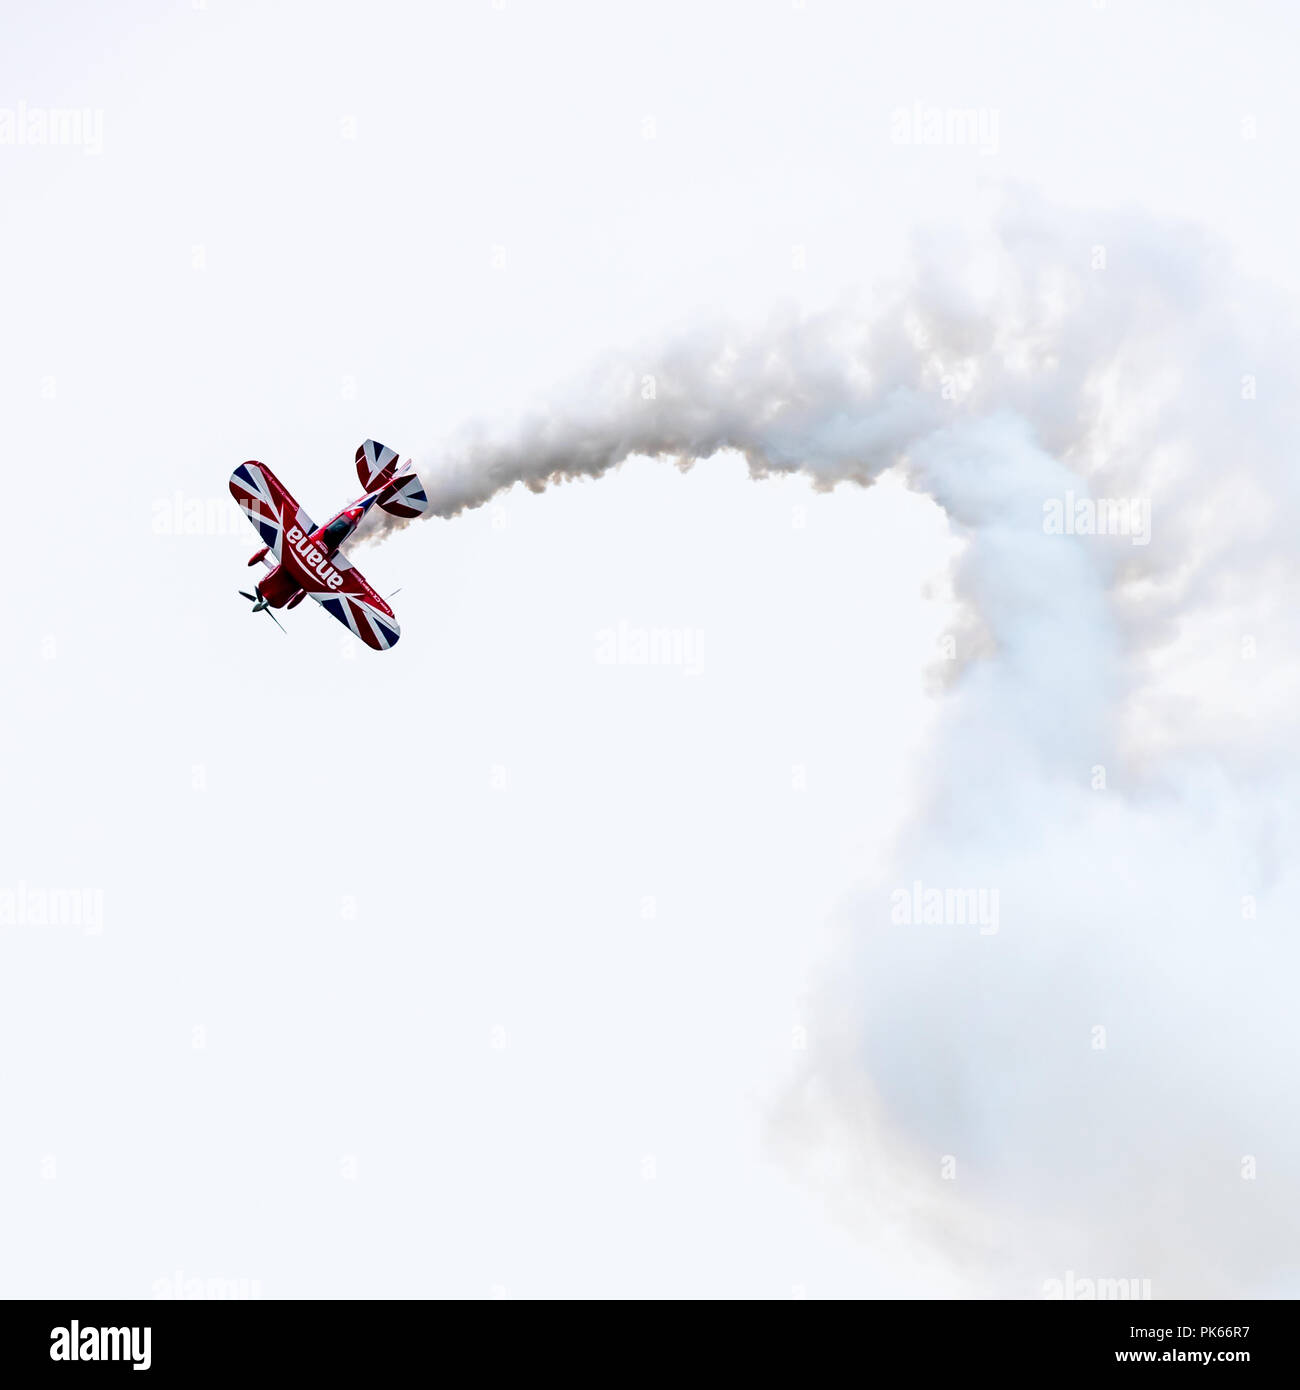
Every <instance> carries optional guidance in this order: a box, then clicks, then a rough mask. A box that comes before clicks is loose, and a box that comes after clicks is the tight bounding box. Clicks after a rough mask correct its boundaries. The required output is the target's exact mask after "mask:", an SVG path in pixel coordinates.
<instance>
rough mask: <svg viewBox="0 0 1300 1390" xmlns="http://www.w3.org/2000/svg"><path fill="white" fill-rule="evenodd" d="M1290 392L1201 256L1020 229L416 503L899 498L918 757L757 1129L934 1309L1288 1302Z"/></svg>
mask: <svg viewBox="0 0 1300 1390" xmlns="http://www.w3.org/2000/svg"><path fill="white" fill-rule="evenodd" d="M1296 360H1297V358H1296V355H1295V342H1294V332H1293V328H1292V326H1291V317H1290V311H1289V309H1288V308H1287V307H1286V306H1279V305H1278V304H1276V303H1275V302H1274V301H1273V300H1272V299H1270V297H1269V296H1268V295H1267V294H1266V293H1264V292H1263V291H1260V290H1258V289H1254V288H1252V287H1250V286H1248V285H1246V284H1244V283H1242V282H1240V281H1239V280H1237V279H1235V278H1234V276H1233V274H1232V272H1231V270H1230V268H1229V267H1228V266H1227V265H1226V263H1225V261H1224V258H1223V257H1222V255H1221V254H1220V253H1219V252H1218V251H1216V249H1215V248H1214V247H1213V246H1211V245H1210V244H1208V243H1207V242H1206V241H1205V240H1204V239H1203V238H1202V237H1201V236H1199V235H1198V234H1197V233H1195V232H1194V231H1191V230H1188V229H1182V228H1170V227H1164V226H1157V225H1153V224H1150V223H1147V222H1145V221H1143V220H1142V219H1139V218H1136V217H1127V216H1126V217H1113V218H1109V219H1105V218H1095V217H1094V218H1089V219H1086V225H1085V221H1084V219H1081V218H1078V217H1074V218H1067V217H1064V216H1060V215H1049V214H1047V213H1044V212H1043V211H1042V210H1041V209H1038V208H1036V207H1032V206H1027V205H1026V204H1025V203H1023V202H1021V203H1018V204H1016V205H1014V206H1012V207H1011V208H1010V209H1009V210H1008V211H1006V212H1004V213H1003V215H1002V216H1001V217H1000V219H999V221H998V224H997V226H996V228H995V229H994V234H993V235H992V236H991V237H990V238H988V239H987V240H986V241H983V242H980V241H976V242H975V243H973V244H972V245H970V246H968V247H964V248H962V249H960V250H953V249H950V248H948V247H946V246H944V245H942V244H941V243H930V244H926V243H922V245H921V246H920V248H919V250H918V254H917V259H916V264H915V266H914V268H913V270H912V273H911V274H910V276H909V277H908V278H907V280H906V283H905V284H904V285H902V286H901V287H900V288H898V289H896V290H894V291H892V292H890V293H889V294H886V295H883V296H881V297H880V298H878V299H877V300H876V301H874V302H872V303H858V304H854V305H853V306H850V307H847V308H843V309H839V310H836V311H834V312H831V313H826V314H822V315H814V316H799V315H794V314H791V315H787V316H785V317H784V318H782V319H778V320H776V321H774V322H772V323H771V324H769V325H768V326H767V327H766V328H765V329H764V330H763V331H760V332H754V333H749V334H741V333H735V332H729V331H725V330H718V331H716V332H712V333H697V334H693V335H691V336H690V337H688V338H686V339H684V340H683V341H682V342H680V343H678V344H677V345H676V346H675V347H673V348H671V349H669V350H666V351H663V352H659V353H655V354H647V356H646V357H645V359H644V360H643V361H637V362H630V363H623V364H620V365H619V366H617V367H611V368H608V369H603V370H602V371H601V372H599V373H597V374H596V375H595V376H593V378H591V379H590V380H588V381H587V382H584V383H582V385H581V386H580V387H579V388H578V389H577V390H576V391H575V392H574V393H573V396H572V403H571V404H570V405H568V406H567V407H566V408H564V409H562V410H551V411H545V412H539V413H537V414H535V415H533V416H532V417H528V418H524V419H521V420H520V421H518V422H517V424H516V425H515V427H514V428H513V429H511V430H509V431H507V432H499V433H493V432H490V431H479V432H472V433H468V434H466V435H464V436H463V437H461V438H460V439H459V440H458V441H455V442H453V443H451V444H449V445H448V446H447V448H446V449H445V450H444V451H443V452H442V453H441V454H440V456H439V457H440V461H439V463H438V464H437V465H436V466H435V467H433V468H432V469H423V468H422V470H421V471H422V473H423V474H424V476H425V480H426V484H427V485H428V487H429V491H430V494H431V496H432V497H433V499H434V511H435V513H436V514H437V515H440V516H443V517H449V516H453V515H455V514H456V513H457V512H459V511H461V510H462V509H464V508H467V507H474V506H478V505H480V504H482V503H484V502H486V501H487V500H488V499H489V498H491V497H492V496H493V495H494V494H495V493H497V492H499V491H501V490H502V489H504V488H509V487H511V486H513V485H515V484H519V483H522V484H524V485H525V486H527V487H530V488H533V489H535V490H540V489H543V488H545V487H547V486H549V485H551V484H553V483H555V482H559V481H562V480H564V479H567V478H574V477H599V476H600V475H602V474H603V473H605V472H606V471H608V470H609V469H611V468H614V467H616V466H617V465H618V464H619V463H620V462H622V461H623V460H624V459H626V458H628V457H630V456H633V455H650V456H664V457H669V458H672V459H675V460H677V461H679V462H680V463H682V464H683V465H688V464H689V463H690V462H692V461H694V460H697V459H704V458H707V457H708V456H710V455H712V454H714V453H717V452H718V451H719V450H723V449H730V450H739V451H740V452H742V453H743V454H744V455H745V457H746V458H747V459H748V461H749V466H750V468H751V470H752V472H753V473H755V474H756V475H761V474H763V473H766V472H772V471H775V472H800V473H803V474H806V475H807V476H808V477H809V478H810V479H811V481H812V483H813V484H814V485H815V486H817V487H820V488H830V487H834V486H835V485H837V484H839V483H841V482H855V483H859V484H864V485H865V484H870V483H871V482H872V481H873V480H874V479H876V478H877V477H879V476H880V474H881V473H882V472H883V471H884V470H885V469H888V468H898V469H900V470H901V471H902V472H903V474H904V476H905V477H906V478H907V479H908V480H909V482H910V484H911V485H912V486H914V487H916V488H918V489H920V490H922V491H924V492H925V493H927V494H929V495H931V496H933V497H934V498H935V499H936V500H937V501H938V503H939V504H940V505H941V506H942V507H943V508H944V510H945V511H946V513H947V515H948V517H949V518H950V522H951V524H952V526H953V527H954V528H955V529H956V530H957V532H958V533H959V534H960V535H961V536H962V537H963V538H964V540H965V542H966V544H965V546H964V549H963V552H962V556H961V558H960V560H959V561H958V565H957V571H956V573H955V576H954V580H955V591H956V595H957V597H958V600H959V601H960V602H961V603H962V604H963V605H964V606H965V608H966V610H967V614H968V622H967V624H966V625H965V626H964V627H962V629H961V630H960V631H959V632H958V633H957V634H955V648H954V650H953V651H952V652H950V653H949V655H951V656H954V657H955V658H956V660H955V661H954V666H953V669H954V670H955V671H957V672H958V674H957V675H956V676H955V678H954V680H953V681H952V682H951V683H950V686H949V689H948V690H947V692H946V694H945V696H944V701H945V704H944V715H943V722H942V724H941V734H940V739H939V743H938V745H937V747H936V748H935V749H934V750H933V753H932V757H931V759H930V761H929V764H928V766H927V768H926V769H925V770H924V772H923V777H922V781H921V783H920V785H919V786H918V791H917V797H916V804H915V806H914V807H913V808H912V810H911V813H910V815H909V816H908V818H907V820H906V822H905V824H904V825H903V826H902V827H901V828H900V831H899V834H898V839H897V843H896V845H895V846H894V851H893V856H892V868H891V870H890V872H889V874H888V875H886V876H885V877H883V878H882V879H881V880H880V881H878V882H874V883H869V884H864V885H862V886H861V887H860V889H859V890H858V891H856V892H855V893H854V895H853V896H852V898H851V899H850V901H848V902H847V903H846V905H845V907H844V910H843V912H844V918H845V923H846V926H847V928H848V930H849V933H850V935H851V939H852V940H853V942H854V958H853V960H852V962H851V964H846V966H845V968H844V969H843V970H842V971H841V972H840V981H839V983H837V984H836V985H834V986H828V988H827V990H826V992H825V996H824V998H823V1001H822V1007H821V1011H820V1013H819V1015H818V1016H817V1017H816V1018H814V1019H812V1020H810V1024H809V1027H810V1035H811V1046H810V1050H809V1053H808V1064H807V1067H806V1070H805V1073H804V1075H803V1077H802V1079H801V1081H800V1082H799V1083H798V1084H797V1085H796V1086H794V1087H793V1088H792V1089H791V1091H790V1093H789V1094H788V1095H786V1096H785V1097H784V1098H783V1100H782V1103H781V1105H780V1107H779V1109H778V1113H777V1115H776V1116H775V1117H774V1122H773V1134H774V1138H775V1141H776V1143H777V1146H778V1148H779V1149H780V1151H781V1152H782V1154H783V1155H784V1156H785V1159H786V1161H787V1162H789V1163H790V1165H791V1166H792V1167H794V1168H795V1169H797V1170H798V1171H800V1172H801V1173H803V1175H804V1176H805V1178H806V1180H807V1181H809V1182H811V1183H815V1184H817V1185H818V1186H819V1187H821V1188H823V1189H824V1191H825V1194H826V1197H827V1200H828V1202H830V1203H832V1204H833V1205H835V1206H836V1207H837V1208H839V1209H840V1210H842V1211H843V1212H844V1213H845V1214H846V1215H847V1216H848V1217H849V1218H850V1219H852V1220H854V1221H856V1222H858V1223H860V1224H861V1225H862V1227H863V1229H864V1230H865V1231H867V1232H869V1233H870V1235H871V1238H872V1239H875V1240H878V1241H884V1240H886V1239H888V1238H889V1232H891V1231H893V1232H897V1233H899V1235H900V1238H901V1239H903V1240H904V1241H905V1242H907V1243H910V1245H911V1246H912V1247H915V1245H916V1243H917V1242H918V1241H919V1242H921V1244H922V1245H923V1246H924V1247H925V1248H927V1249H929V1250H930V1251H932V1252H933V1257H934V1260H935V1271H936V1272H935V1284H934V1287H935V1288H936V1289H940V1288H943V1289H947V1288H951V1287H954V1284H953V1280H955V1281H956V1284H955V1287H959V1288H962V1289H965V1290H967V1291H971V1290H975V1291H991V1292H999V1293H1012V1294H1016V1293H1020V1294H1026V1295H1030V1296H1036V1295H1041V1294H1042V1293H1043V1292H1044V1291H1047V1292H1052V1291H1055V1290H1057V1289H1058V1288H1062V1287H1080V1285H1079V1281H1081V1280H1085V1279H1092V1280H1107V1281H1114V1280H1120V1279H1124V1280H1129V1279H1133V1280H1138V1281H1143V1280H1147V1281H1150V1283H1149V1285H1143V1284H1141V1283H1140V1282H1139V1284H1137V1285H1134V1286H1131V1287H1130V1291H1131V1292H1133V1291H1138V1290H1140V1289H1142V1288H1145V1287H1149V1288H1150V1289H1151V1290H1152V1291H1153V1292H1154V1294H1155V1296H1157V1297H1159V1296H1176V1295H1181V1294H1224V1293H1234V1292H1245V1291H1264V1292H1273V1291H1280V1290H1282V1289H1284V1288H1286V1287H1288V1286H1287V1284H1286V1281H1287V1279H1288V1278H1289V1279H1292V1280H1294V1278H1295V1272H1294V1271H1295V1258H1294V1252H1295V1250H1296V1244H1297V1237H1300V1201H1298V1200H1297V1199H1300V1131H1298V1129H1297V1121H1296V1118H1295V1106H1294V1095H1295V1083H1296V1080H1297V1068H1296V1062H1297V1042H1298V1036H1297V1035H1298V1033H1300V1029H1298V1027H1297V1024H1296V1023H1295V1021H1294V1009H1293V1006H1292V1003H1291V998H1290V996H1291V994H1292V993H1293V988H1294V986H1293V982H1294V980H1295V975H1296V972H1295V967H1296V964H1297V955H1298V954H1300V953H1298V952H1297V948H1296V938H1295V924H1296V917H1297V914H1296V912H1295V908H1296V906H1297V901H1298V899H1300V894H1298V892H1297V888H1298V887H1300V885H1298V884H1297V878H1296V871H1295V861H1294V859H1293V858H1291V857H1289V856H1288V851H1289V850H1291V849H1293V847H1294V845H1295V833H1296V823H1295V810H1294V808H1295V806H1296V804H1297V802H1296V796H1295V793H1296V791H1297V777H1296V756H1295V755H1296V750H1297V739H1296V730H1295V713H1294V710H1295V700H1294V695H1295V692H1296V687H1297V682H1296V674H1297V670H1296V655H1297V653H1298V652H1300V644H1298V643H1297V640H1296V637H1297V633H1296V618H1295V614H1296V612H1297V606H1296V599H1297V597H1298V595H1297V592H1296V590H1297V566H1296V563H1295V553H1296V545H1295V539H1294V538H1295V536H1296V534H1297V531H1296V527H1297V523H1298V522H1300V515H1297V513H1298V512H1300V508H1298V507H1297V478H1298V477H1300V473H1298V472H1297V469H1296V467H1295V464H1294V461H1293V456H1292V451H1293V446H1294V442H1295V440H1296V439H1297V431H1296V429H1295V422H1294V419H1293V412H1294V405H1293V402H1294V400H1295V399H1296V396H1295V383H1294V382H1293V380H1292V366H1291V364H1292V363H1293V362H1295V361H1296ZM398 524H399V523H394V522H391V521H389V522H388V523H387V526H388V529H394V528H395V527H396V526H397V525H398ZM1099 532H1105V534H1099ZM376 534H378V535H382V534H384V532H383V531H382V530H381V531H379V532H378V533H376ZM868 601H870V599H869V598H866V597H864V602H868ZM936 894H937V896H936ZM931 909H933V910H931ZM1067 1275H1068V1280H1067ZM1069 1281H1073V1284H1071V1283H1070V1282H1069ZM1108 1287H1111V1288H1114V1287H1116V1286H1115V1285H1113V1284H1112V1285H1109V1286H1108ZM1290 1287H1291V1289H1292V1291H1294V1285H1293V1284H1292V1285H1291V1286H1290Z"/></svg>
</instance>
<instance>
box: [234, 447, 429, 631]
mask: <svg viewBox="0 0 1300 1390" xmlns="http://www.w3.org/2000/svg"><path fill="white" fill-rule="evenodd" d="M357 476H358V477H359V478H360V479H361V486H362V487H363V488H365V490H366V491H365V496H363V497H359V498H357V500H356V501H355V502H353V503H352V505H351V506H350V507H344V508H343V510H342V511H341V512H339V513H338V514H337V515H336V516H333V517H331V518H330V519H329V521H327V522H326V523H325V524H324V525H323V526H317V525H316V523H315V522H314V521H313V520H312V519H311V517H309V516H308V515H307V513H306V512H305V511H303V509H302V508H301V507H300V506H299V505H298V504H297V502H295V501H294V500H293V498H292V497H291V496H290V494H289V490H288V488H286V487H285V486H284V484H283V483H282V482H280V480H279V479H278V478H277V477H276V476H275V474H274V473H272V472H271V470H270V469H269V468H268V467H267V466H266V464H264V463H257V462H256V461H254V460H250V461H249V462H248V463H241V464H240V465H239V467H238V468H236V469H235V471H234V472H233V473H232V474H231V475H230V493H231V496H232V497H234V499H235V501H236V502H238V503H239V505H240V507H241V509H242V510H243V513H244V515H245V516H246V517H247V518H248V519H249V521H251V522H252V523H253V525H254V527H256V529H257V532H258V534H259V535H260V536H261V537H262V540H263V541H264V542H265V544H264V545H263V546H262V548H261V550H259V551H258V552H257V554H256V555H254V556H253V558H252V559H251V560H250V561H249V562H248V563H249V564H250V565H255V564H257V563H258V562H259V561H260V562H261V563H263V564H265V565H267V566H268V567H269V569H270V573H269V574H267V575H264V576H263V578H262V580H261V582H260V583H258V584H256V585H254V592H253V593H251V594H250V593H248V592H247V591H246V590H244V589H241V590H240V591H239V592H240V593H241V594H243V596H244V597H245V598H246V599H251V600H252V602H253V612H254V613H261V612H262V611H263V610H266V611H267V612H270V610H271V609H274V608H285V609H288V608H296V607H297V606H298V604H300V603H301V602H302V600H303V599H304V598H305V597H310V598H313V599H315V600H316V602H317V603H319V604H320V606H321V607H322V608H323V609H324V610H325V611H326V612H327V613H328V614H329V615H330V616H331V617H332V618H337V619H338V620H339V622H341V623H342V624H343V625H344V627H346V628H347V629H348V631H349V632H351V633H353V634H354V635H355V636H357V637H360V638H361V640H362V641H363V642H364V643H365V644H366V646H368V647H373V648H374V649H375V650H376V651H378V652H386V651H387V650H388V649H389V647H392V646H395V645H396V644H397V639H398V637H399V636H400V633H401V630H400V629H399V628H398V626H397V619H396V618H394V617H393V610H392V609H391V608H390V607H389V606H388V604H387V603H386V602H385V601H384V600H383V599H382V598H380V597H379V595H378V594H377V593H375V591H374V590H373V589H372V588H371V587H370V585H369V584H367V583H366V581H365V579H364V578H363V577H362V575H361V571H360V570H358V569H357V568H356V567H355V566H354V565H353V564H352V562H351V561H350V560H349V559H348V558H347V557H346V556H344V555H340V554H339V546H341V545H342V544H343V542H344V541H346V540H347V538H348V537H349V536H350V535H351V534H352V533H353V531H355V530H356V528H357V523H358V522H360V520H361V518H362V517H363V516H365V514H366V513H367V512H368V511H369V510H370V508H371V507H373V506H379V507H380V508H382V510H384V511H386V512H387V513H388V514H389V515H390V516H400V517H403V518H406V519H408V520H409V519H410V518H412V517H417V516H419V515H420V514H421V513H422V512H423V511H424V510H425V508H426V507H428V505H429V498H428V496H427V495H426V493H425V491H424V488H423V486H422V485H421V483H420V479H419V478H418V477H417V476H416V474H415V470H414V469H413V468H412V467H411V465H410V463H409V462H408V463H405V464H402V465H401V466H400V467H399V465H398V458H397V454H396V453H395V452H394V450H392V449H389V448H386V447H385V446H384V445H383V444H376V443H375V441H374V440H373V439H367V440H366V442H365V443H364V444H363V445H362V446H361V447H360V448H359V449H358V450H357ZM272 556H274V559H272V558H271V557H272ZM271 617H272V618H273V619H274V621H275V624H276V626H277V627H279V626H280V620H279V619H278V618H276V616H275V614H274V613H271ZM281 630H283V629H281Z"/></svg>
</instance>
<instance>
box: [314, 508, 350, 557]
mask: <svg viewBox="0 0 1300 1390" xmlns="http://www.w3.org/2000/svg"><path fill="white" fill-rule="evenodd" d="M351 529H352V519H351V517H346V516H341V517H338V518H337V519H336V520H334V521H331V522H330V524H329V525H328V526H327V527H326V528H325V530H324V531H323V532H322V534H321V541H322V543H323V544H324V546H325V551H326V554H329V555H333V554H334V552H335V551H336V550H337V549H338V548H339V546H341V545H342V544H343V542H344V541H345V540H346V539H347V535H348V532H349V531H350V530H351Z"/></svg>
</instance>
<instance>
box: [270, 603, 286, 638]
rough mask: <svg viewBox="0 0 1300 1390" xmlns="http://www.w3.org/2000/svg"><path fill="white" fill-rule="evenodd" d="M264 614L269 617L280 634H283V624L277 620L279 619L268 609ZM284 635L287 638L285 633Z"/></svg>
mask: <svg viewBox="0 0 1300 1390" xmlns="http://www.w3.org/2000/svg"><path fill="white" fill-rule="evenodd" d="M266 614H267V617H269V618H270V619H271V621H272V622H273V623H274V624H275V625H276V627H278V628H279V629H280V631H281V632H284V624H283V623H282V622H281V621H280V620H279V618H277V617H276V616H275V614H274V613H272V612H271V610H270V609H269V608H268V609H267V610H266ZM284 635H285V636H286V637H288V635H289V634H288V633H287V632H284Z"/></svg>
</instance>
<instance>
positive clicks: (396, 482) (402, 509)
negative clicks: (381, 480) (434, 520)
mask: <svg viewBox="0 0 1300 1390" xmlns="http://www.w3.org/2000/svg"><path fill="white" fill-rule="evenodd" d="M379 505H380V506H381V507H382V508H383V509H384V511H386V512H387V513H388V515H389V516H400V517H401V518H402V519H403V520H404V521H410V520H411V519H412V518H413V517H417V516H422V515H423V514H424V511H425V508H427V507H428V505H429V494H428V493H427V492H425V490H424V484H423V483H422V482H421V481H420V479H419V477H418V476H417V475H416V472H415V470H414V469H413V468H412V467H411V465H410V464H409V463H405V464H403V465H402V471H401V472H400V473H399V474H398V475H397V476H396V477H395V478H394V479H393V481H392V482H391V483H389V485H388V486H387V487H386V488H385V489H384V491H383V493H382V494H381V496H380V498H379Z"/></svg>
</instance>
